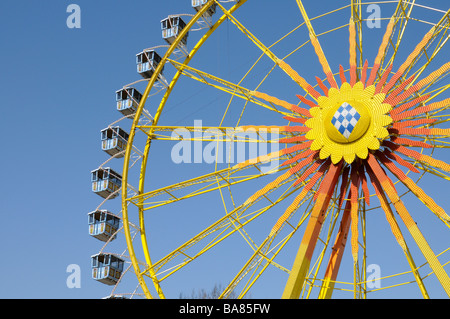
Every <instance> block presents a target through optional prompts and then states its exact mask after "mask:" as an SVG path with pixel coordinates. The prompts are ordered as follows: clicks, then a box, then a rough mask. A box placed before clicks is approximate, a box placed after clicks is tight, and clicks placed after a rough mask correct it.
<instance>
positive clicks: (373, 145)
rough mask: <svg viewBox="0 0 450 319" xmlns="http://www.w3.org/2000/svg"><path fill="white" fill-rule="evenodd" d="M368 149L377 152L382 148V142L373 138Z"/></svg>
mask: <svg viewBox="0 0 450 319" xmlns="http://www.w3.org/2000/svg"><path fill="white" fill-rule="evenodd" d="M367 147H368V148H369V149H371V150H374V151H375V150H377V149H379V148H380V141H378V139H377V138H375V137H374V138H371V139H370V141H369V143H368V144H367Z"/></svg>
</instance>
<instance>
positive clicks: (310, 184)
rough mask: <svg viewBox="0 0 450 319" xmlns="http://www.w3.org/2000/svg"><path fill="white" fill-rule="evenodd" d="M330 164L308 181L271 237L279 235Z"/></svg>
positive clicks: (278, 221)
mask: <svg viewBox="0 0 450 319" xmlns="http://www.w3.org/2000/svg"><path fill="white" fill-rule="evenodd" d="M330 163H331V162H330V161H327V162H325V164H324V165H322V166H321V167H320V169H319V171H317V172H316V173H315V174H314V175H313V176H312V177H311V179H310V180H309V181H308V183H306V185H305V186H304V187H303V188H302V191H301V192H300V194H298V195H297V197H295V199H294V201H293V202H292V204H291V205H289V207H288V208H287V209H286V210H285V212H284V213H283V215H281V216H280V218H278V220H277V222H276V223H275V225H274V226H273V227H272V230H271V231H270V234H269V237H270V236H273V235H274V234H275V233H277V232H278V231H279V230H280V228H281V226H283V224H284V222H285V221H287V220H288V219H289V218H290V216H291V215H292V213H293V212H294V211H295V210H296V209H297V207H298V205H300V202H301V201H302V200H303V199H304V198H305V197H306V195H307V194H308V193H309V191H310V190H311V189H312V188H313V187H314V185H315V184H316V183H317V181H318V180H319V179H320V178H321V177H322V176H323V174H324V173H325V171H326V170H327V169H328V167H329V165H330ZM315 164H316V163H315Z"/></svg>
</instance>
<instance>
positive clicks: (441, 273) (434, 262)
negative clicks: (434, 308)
mask: <svg viewBox="0 0 450 319" xmlns="http://www.w3.org/2000/svg"><path fill="white" fill-rule="evenodd" d="M367 162H368V164H369V165H370V167H371V168H372V171H373V173H374V175H375V176H376V177H377V179H378V181H379V182H380V184H381V187H382V188H383V190H384V191H385V192H386V194H387V195H388V197H389V199H390V200H391V202H392V203H393V204H394V207H395V209H396V210H397V213H398V214H399V215H400V217H401V219H402V220H403V223H404V224H405V226H406V227H407V229H408V231H409V232H410V234H411V235H412V237H413V239H414V241H415V242H416V243H417V245H418V247H419V249H420V250H421V252H422V254H423V255H424V257H425V259H426V260H427V261H428V264H429V265H430V267H431V269H432V270H433V272H434V274H435V275H436V277H437V279H438V280H439V282H440V284H441V285H442V287H443V288H444V290H445V292H446V293H447V295H448V296H449V297H450V278H449V277H448V275H447V273H446V272H445V270H444V268H443V267H442V265H441V263H440V262H439V260H438V259H437V257H436V255H435V254H434V252H433V250H432V249H431V247H430V246H429V244H428V243H427V241H426V239H425V237H424V236H423V234H422V233H421V232H420V230H419V228H418V226H417V224H416V223H415V221H414V220H413V219H412V217H411V215H410V214H409V212H408V210H407V209H406V207H405V206H404V204H403V202H402V201H401V199H400V197H399V195H398V193H397V191H396V190H395V187H394V186H393V184H392V181H390V179H389V177H388V176H387V175H386V173H385V172H384V170H383V169H382V168H381V166H380V164H379V163H378V161H377V160H376V158H375V156H374V155H373V154H370V153H369V156H368V158H367Z"/></svg>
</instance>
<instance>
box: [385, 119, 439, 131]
mask: <svg viewBox="0 0 450 319" xmlns="http://www.w3.org/2000/svg"><path fill="white" fill-rule="evenodd" d="M436 121H437V119H418V120H409V121H403V122H395V123H394V124H392V128H394V129H399V128H403V127H408V126H418V125H425V124H432V123H434V122H436Z"/></svg>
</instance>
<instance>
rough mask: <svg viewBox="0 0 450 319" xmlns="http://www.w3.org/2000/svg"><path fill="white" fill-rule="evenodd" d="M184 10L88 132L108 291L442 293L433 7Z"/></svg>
mask: <svg viewBox="0 0 450 319" xmlns="http://www.w3.org/2000/svg"><path fill="white" fill-rule="evenodd" d="M186 1H188V0H186ZM188 2H189V1H188ZM190 2H191V5H192V12H191V13H190V14H174V15H169V16H167V17H166V18H164V19H162V20H161V30H162V38H163V39H164V42H163V44H162V45H158V46H154V47H150V48H146V49H143V50H142V52H140V53H138V54H137V55H136V64H137V73H138V74H139V75H140V79H139V80H136V81H135V82H133V83H131V84H127V85H124V86H123V87H122V88H120V89H119V90H117V92H116V102H117V103H116V108H117V111H118V112H120V113H118V114H121V115H122V117H120V118H119V119H118V120H117V121H115V122H114V123H111V124H110V125H109V126H107V127H106V128H104V129H103V130H101V147H102V150H104V151H105V152H106V153H107V154H108V159H107V160H106V161H105V162H104V163H103V164H101V165H100V166H99V167H98V168H97V169H95V170H93V171H92V172H91V176H92V191H93V192H94V193H96V194H98V195H99V196H101V197H102V198H103V200H102V202H101V203H100V205H99V206H98V207H97V208H96V209H95V210H93V211H91V212H90V213H89V214H88V221H89V234H90V235H91V236H93V237H94V238H96V239H97V240H100V241H102V242H103V244H102V246H100V249H99V250H98V252H97V253H95V254H94V255H92V256H91V261H92V277H93V279H95V280H97V281H99V282H101V283H103V284H106V285H109V286H110V287H112V291H111V292H110V295H109V297H112V298H119V297H134V296H140V297H145V298H177V297H178V295H179V293H180V292H181V291H187V292H190V291H191V290H192V289H194V288H198V287H205V286H206V288H207V285H214V284H216V283H220V284H221V285H222V286H223V291H222V292H221V295H220V298H228V297H237V298H245V297H248V296H249V295H250V296H252V297H261V298H264V297H270V298H274V297H276V296H278V297H280V298H331V297H338V298H370V297H371V296H372V294H373V295H374V296H380V295H381V296H392V295H389V293H390V292H389V291H393V293H394V294H396V295H397V296H400V297H404V296H407V297H410V296H411V297H423V298H430V297H431V298H432V297H448V296H450V278H449V273H450V272H449V270H450V268H449V267H450V266H448V263H449V260H450V251H449V250H450V247H449V246H450V245H449V243H450V240H449V239H450V231H449V227H450V225H449V221H450V217H449V215H448V214H447V213H446V212H445V210H444V207H445V205H446V204H447V206H448V202H447V203H446V202H445V200H446V199H447V200H448V198H446V196H445V193H446V192H447V191H446V186H445V183H446V181H447V180H449V179H450V176H449V175H448V174H449V172H450V164H449V163H448V160H446V156H447V159H448V150H447V149H448V147H449V143H450V141H449V140H448V137H449V136H450V128H449V127H448V124H447V123H448V120H449V113H448V106H449V105H450V102H449V94H448V91H447V89H448V87H449V83H448V78H447V76H448V75H449V73H450V61H449V60H448V56H449V51H448V46H446V43H447V40H448V38H449V25H450V17H449V10H448V8H432V7H430V6H429V5H427V3H428V2H426V1H416V0H408V1H406V0H396V1H368V2H363V1H357V0H349V1H346V2H345V3H344V2H337V1H323V5H320V4H318V3H317V2H315V3H314V2H313V3H311V2H309V3H307V2H306V1H301V0H296V1H294V0H292V1H282V2H283V4H279V3H278V2H273V1H253V0H249V1H246V0H241V1H238V0H237V1H231V0H230V1H218V0H208V1H207V0H203V1H202V0H192V1H190ZM255 2H256V3H257V4H256V3H255ZM320 3H322V1H321V2H320ZM441 3H442V4H444V5H445V1H443V2H441ZM269 4H270V6H269ZM252 5H253V6H254V7H251V6H252ZM264 5H267V6H269V7H268V9H267V10H263V11H261V12H263V13H261V17H258V18H257V17H251V18H249V16H248V12H250V10H253V11H252V12H253V14H254V15H255V16H256V15H258V16H259V15H260V14H259V13H258V12H259V11H258V9H257V8H258V6H264ZM246 6H249V9H248V10H247V9H246V8H245V7H246ZM278 6H283V7H284V8H285V9H286V8H288V10H290V12H289V14H286V19H285V21H279V20H275V19H279V18H280V17H282V15H281V14H279V13H277V12H276V11H277V10H278ZM308 6H311V7H308ZM245 10H247V11H245ZM377 10H379V11H377ZM240 12H243V13H240ZM317 12H320V13H317ZM377 12H379V13H380V15H379V16H376V13H377ZM267 13H270V14H271V15H272V16H271V17H266V20H265V21H266V22H265V23H264V22H262V23H261V24H260V25H257V26H252V25H251V23H252V22H255V21H256V20H257V19H259V18H260V19H261V20H262V21H264V20H263V19H264V17H262V15H263V14H267ZM370 13H373V14H372V15H370ZM369 15H370V16H369ZM292 17H297V18H298V19H297V20H295V19H292ZM272 18H273V19H272ZM291 20H293V21H291ZM260 28H263V30H264V31H262V30H261V29H260ZM267 30H272V32H273V33H270V32H269V31H267ZM274 34H275V38H271V36H273V35H274ZM211 43H212V45H209V46H208V44H211ZM229 43H233V46H232V49H230V48H229V47H227V48H226V49H225V50H222V51H221V53H220V57H217V50H218V47H220V46H222V47H225V46H226V45H227V44H229ZM363 44H364V45H363ZM363 48H364V49H363ZM203 49H204V50H205V51H202V50H203ZM214 50H216V51H214ZM214 52H216V56H214ZM224 61H228V62H229V61H233V62H236V64H234V65H232V64H230V63H225V62H224ZM248 61H250V62H248ZM236 74H238V75H237V76H236ZM199 96H201V99H200V98H199ZM200 101H203V104H201V107H199V106H198V104H199V103H201V102H200ZM239 145H241V146H242V147H241V148H239ZM242 153H244V154H242ZM211 158H212V159H211ZM443 194H444V196H443ZM447 197H448V196H447ZM115 243H118V245H119V244H120V243H121V244H122V245H123V246H124V247H122V250H121V251H119V250H114V249H115V246H114V245H115ZM125 244H126V245H125ZM118 247H120V246H118ZM136 278H137V282H136ZM130 281H134V282H136V284H135V287H134V289H132V290H131V291H129V288H128V287H127V288H125V289H127V292H125V293H123V292H121V286H122V285H124V284H127V283H128V282H130ZM177 289H178V290H177ZM384 294H386V295H384Z"/></svg>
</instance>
